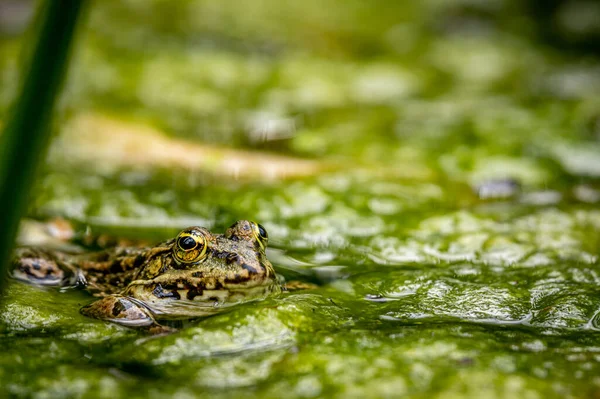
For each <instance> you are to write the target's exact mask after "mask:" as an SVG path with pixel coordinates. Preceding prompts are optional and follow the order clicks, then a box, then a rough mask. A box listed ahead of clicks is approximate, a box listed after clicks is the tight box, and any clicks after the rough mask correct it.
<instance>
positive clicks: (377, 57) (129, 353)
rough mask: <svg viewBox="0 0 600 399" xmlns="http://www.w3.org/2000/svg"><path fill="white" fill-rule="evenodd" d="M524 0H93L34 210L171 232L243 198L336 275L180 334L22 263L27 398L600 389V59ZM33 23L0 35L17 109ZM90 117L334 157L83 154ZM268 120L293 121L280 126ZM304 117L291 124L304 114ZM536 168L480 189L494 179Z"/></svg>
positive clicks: (9, 341) (10, 319) (6, 362)
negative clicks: (137, 161) (117, 319)
mask: <svg viewBox="0 0 600 399" xmlns="http://www.w3.org/2000/svg"><path fill="white" fill-rule="evenodd" d="M534 27H535V21H534V20H533V19H530V17H529V15H528V14H527V13H525V11H524V8H523V7H522V5H520V4H517V2H510V1H494V2H466V1H459V0H455V1H444V2H441V1H435V0H427V1H422V2H412V3H410V4H409V3H406V2H396V1H384V0H378V1H370V2H365V1H328V2H326V3H325V4H324V3H323V2H320V1H303V2H295V1H275V0H272V1H271V0H262V1H251V2H243V1H232V2H214V1H199V0H194V1H188V0H178V1H161V0H152V1H150V0H144V1H134V0H127V1H96V2H92V3H91V7H90V10H89V15H88V19H87V21H85V25H84V26H83V27H82V28H83V29H82V31H81V33H80V37H79V38H78V44H77V47H76V49H75V53H74V57H73V65H72V69H71V74H70V76H69V78H68V81H67V85H66V88H65V92H64V93H63V96H62V98H61V107H60V118H59V119H58V121H57V124H56V131H57V137H56V140H55V141H54V144H53V147H52V148H51V154H50V156H49V158H48V160H47V162H46V166H45V168H44V172H43V173H42V174H41V175H40V176H39V180H38V182H37V183H36V187H35V191H34V193H35V194H34V198H32V205H31V207H30V211H29V216H30V217H36V218H47V217H52V216H62V217H66V218H69V219H72V220H74V221H76V222H77V223H83V224H89V225H91V226H92V228H93V229H94V231H95V232H104V231H108V232H111V233H113V234H118V235H125V236H133V237H139V236H143V237H144V238H148V237H150V238H152V239H156V240H159V239H161V238H164V237H167V236H169V235H170V234H173V233H174V232H176V231H177V230H178V229H179V228H181V227H185V226H186V225H188V224H196V223H199V224H203V225H205V226H208V227H210V228H212V229H214V230H215V231H222V230H223V229H224V228H225V227H226V226H228V225H229V224H231V223H232V222H233V221H234V220H236V219H238V218H248V219H254V220H257V221H259V222H260V223H261V224H263V225H264V226H265V227H266V228H267V230H268V231H269V234H270V237H271V238H270V247H271V248H270V252H269V258H270V259H271V260H272V262H273V263H274V265H275V266H276V268H277V269H278V270H279V271H280V273H282V274H284V275H286V276H288V278H298V277H301V278H304V279H307V280H309V281H314V282H318V283H319V284H320V287H319V288H318V289H316V290H312V291H304V292H302V291H300V292H294V293H289V294H284V295H281V296H278V297H272V298H269V299H267V300H265V301H261V302H253V303H248V304H245V305H242V306H239V307H236V308H235V309H233V310H232V311H230V312H228V313H224V314H220V315H217V316H214V317H210V318H207V319H205V320H200V321H195V322H191V323H190V324H189V325H187V326H186V327H185V328H184V329H183V330H182V331H181V332H180V333H177V334H173V335H170V336H166V337H158V338H153V337H148V336H145V335H143V334H140V333H138V332H136V331H133V330H128V329H124V328H121V327H118V326H114V325H109V324H106V323H103V322H99V321H95V320H91V319H88V318H85V317H83V316H81V315H80V314H79V308H80V307H81V306H82V305H84V304H86V303H88V302H90V301H91V300H92V298H91V297H90V296H89V295H87V294H86V293H85V292H80V291H76V290H56V289H42V288H37V287H32V286H28V285H24V284H20V283H13V284H11V286H10V287H9V289H8V292H7V296H6V298H5V299H4V301H3V303H2V305H1V312H0V346H1V350H2V353H3V355H2V356H1V357H0V381H1V385H2V391H3V392H4V394H6V395H9V396H25V397H29V396H31V397H40V398H46V397H119V396H120V397H138V396H139V397H142V396H143V397H159V396H163V397H164V395H177V397H204V396H206V397H209V396H210V397H229V396H235V397H280V396H281V395H282V394H285V395H286V396H289V397H320V396H327V397H400V396H404V395H406V396H410V397H416V398H420V397H422V398H431V397H434V398H454V397H465V398H469V397H473V398H476V397H477V398H480V397H486V398H516V397H523V398H548V397H557V398H565V397H573V398H585V397H596V396H597V395H599V394H600V377H598V376H599V375H600V316H599V314H600V271H599V269H598V266H599V265H598V255H599V250H598V248H599V244H600V209H599V208H598V204H599V203H600V97H599V96H598V93H600V62H599V61H598V59H597V58H595V57H593V56H591V55H589V54H588V55H586V54H581V53H579V54H578V53H569V52H565V51H559V50H557V49H555V48H552V47H550V46H547V45H546V44H544V43H543V42H541V41H539V40H538V39H537V37H536V35H535V34H534V33H533V31H534V30H535V29H534ZM21 40H22V37H21V36H20V35H12V36H11V35H5V36H4V37H3V38H2V40H1V41H0V88H1V89H0V117H1V118H2V119H5V118H6V112H7V110H8V104H9V103H10V101H11V100H12V99H13V96H14V92H15V89H16V87H15V83H16V78H17V76H18V74H19V73H18V71H19V69H18V66H17V65H18V61H19V58H18V54H19V49H20V47H21V45H22V42H21ZM83 113H95V114H109V115H111V116H113V117H116V118H123V119H126V120H128V121H130V122H131V121H133V122H134V123H139V124H150V125H152V126H155V127H157V128H159V129H161V130H162V131H164V132H166V133H167V134H169V135H171V136H172V137H177V138H181V139H185V140H189V141H190V142H198V143H209V144H219V145H224V146H229V147H235V148H239V149H245V150H247V151H249V152H253V151H256V150H260V151H271V152H277V153H279V154H283V155H287V156H295V157H303V158H308V159H312V160H314V161H315V162H317V163H327V164H332V165H337V166H338V167H339V169H337V170H335V168H334V170H331V169H328V170H329V171H327V172H323V173H319V174H317V175H315V176H311V177H307V178H297V179H292V180H282V181H261V180H256V179H254V180H235V179H231V180H225V181H224V180H223V179H222V178H215V177H214V176H212V175H211V174H210V173H206V174H202V173H200V174H199V173H197V172H194V173H191V172H190V171H189V170H185V169H177V168H175V169H172V170H171V169H169V170H165V169H161V168H143V169H140V168H116V169H115V168H111V167H110V165H98V164H95V163H93V162H88V163H86V162H85V160H81V159H75V160H74V159H71V158H69V157H68V155H65V154H69V153H70V152H69V150H71V148H70V143H69V141H68V140H65V139H64V137H68V136H64V131H66V130H67V129H68V128H69V126H70V125H69V123H70V121H71V120H73V119H74V118H76V117H77V116H78V115H81V114H83ZM265 120H276V121H283V123H284V124H283V125H284V126H293V129H291V130H290V131H287V133H291V134H289V135H288V136H286V137H283V138H282V139H281V140H277V141H272V142H263V141H260V140H256V139H255V136H254V133H255V132H256V131H257V130H260V127H261V126H262V123H264V121H265ZM284 130H285V129H284ZM505 178H512V179H516V180H518V181H519V182H520V183H521V187H522V188H521V189H520V190H517V192H516V193H514V194H513V195H512V196H510V197H508V198H500V199H487V200H485V199H481V198H479V197H478V196H477V193H476V191H475V190H474V187H476V186H477V185H478V184H482V183H485V182H486V181H490V180H492V179H505Z"/></svg>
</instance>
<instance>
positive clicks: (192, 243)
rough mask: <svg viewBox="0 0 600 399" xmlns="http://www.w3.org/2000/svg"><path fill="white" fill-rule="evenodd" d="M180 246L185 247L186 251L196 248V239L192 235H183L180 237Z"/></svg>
mask: <svg viewBox="0 0 600 399" xmlns="http://www.w3.org/2000/svg"><path fill="white" fill-rule="evenodd" d="M179 247H180V248H181V249H183V250H184V251H189V250H190V249H194V248H196V240H194V239H193V238H192V237H190V236H187V237H181V238H180V239H179Z"/></svg>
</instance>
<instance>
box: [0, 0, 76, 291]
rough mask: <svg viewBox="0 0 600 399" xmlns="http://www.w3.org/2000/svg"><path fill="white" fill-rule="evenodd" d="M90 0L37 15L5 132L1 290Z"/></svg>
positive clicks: (48, 5) (62, 1) (0, 173)
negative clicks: (80, 21)
mask: <svg viewBox="0 0 600 399" xmlns="http://www.w3.org/2000/svg"><path fill="white" fill-rule="evenodd" d="M85 1H86V0H43V1H41V2H40V4H39V8H38V12H37V15H36V18H35V19H34V20H33V22H32V23H33V24H35V25H33V29H34V30H35V32H34V33H35V34H34V36H32V37H31V39H32V43H26V46H27V47H25V49H26V51H29V53H28V54H27V55H28V56H27V57H25V58H24V61H25V63H24V65H23V67H22V71H23V73H22V74H21V76H22V84H21V88H20V92H19V93H18V95H19V96H18V98H17V99H16V102H15V104H14V106H13V108H12V110H11V113H10V114H9V119H8V121H7V124H6V128H5V130H4V132H3V134H2V136H1V137H0V293H1V292H2V290H3V288H4V285H5V283H6V276H7V272H6V268H7V266H8V263H9V259H10V253H11V251H12V247H13V245H14V241H15V237H16V234H17V230H18V227H19V220H20V218H21V216H22V215H23V213H24V212H25V210H26V209H27V202H28V197H29V191H30V187H31V183H32V182H33V180H34V177H35V173H36V171H37V170H38V169H39V168H38V167H39V165H40V163H41V162H42V161H43V160H44V159H45V156H46V149H47V146H48V141H49V137H50V130H51V128H50V122H51V116H52V110H53V108H54V104H55V102H56V99H57V97H58V93H59V91H60V87H61V83H62V81H63V78H64V76H65V73H66V69H67V68H66V67H67V62H68V58H69V57H68V56H69V49H70V47H71V43H72V42H73V38H74V33H75V26H76V24H77V20H78V18H79V17H80V15H81V9H82V8H83V5H84V3H85Z"/></svg>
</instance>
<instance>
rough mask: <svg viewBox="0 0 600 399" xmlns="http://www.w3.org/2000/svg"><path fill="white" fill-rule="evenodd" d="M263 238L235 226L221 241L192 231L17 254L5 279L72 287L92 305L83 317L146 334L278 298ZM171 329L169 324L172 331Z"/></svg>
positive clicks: (255, 228) (249, 227)
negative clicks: (86, 248)
mask: <svg viewBox="0 0 600 399" xmlns="http://www.w3.org/2000/svg"><path fill="white" fill-rule="evenodd" d="M267 244H268V233H267V231H266V229H265V228H264V227H263V226H262V225H260V224H258V223H256V222H253V221H249V220H239V221H237V222H235V223H234V224H232V225H231V226H230V227H229V228H228V229H226V231H225V233H224V234H213V233H211V232H210V231H209V230H208V229H207V228H205V227H200V226H192V227H188V228H185V229H183V230H182V231H181V232H180V233H179V234H178V235H177V236H176V237H175V238H172V239H170V240H167V241H164V242H162V243H159V244H157V245H155V246H148V247H115V248H111V249H107V250H103V251H97V252H92V253H83V254H71V253H66V252H61V251H58V250H53V249H44V248H35V247H22V248H18V249H17V250H16V252H15V254H14V257H13V260H12V266H13V267H12V277H13V278H15V279H17V280H21V281H25V282H28V283H33V284H38V285H44V286H60V287H79V288H83V289H85V290H86V291H88V292H89V293H91V294H92V295H93V296H95V297H98V298H99V299H97V300H95V301H94V302H92V303H90V304H88V305H86V306H84V307H83V308H81V310H80V312H81V313H82V314H83V315H85V316H88V317H92V318H95V319H100V320H104V321H108V322H112V323H116V324H120V325H123V326H127V327H133V328H140V329H145V330H147V331H149V332H151V333H163V332H164V333H168V332H171V331H174V330H176V329H174V328H173V327H169V326H168V325H166V324H165V323H167V324H168V322H170V321H173V320H185V319H194V318H198V317H202V316H209V315H213V314H215V313H218V312H221V311H223V310H224V309H227V308H229V307H231V306H233V305H236V304H239V303H241V302H246V301H249V300H258V299H263V298H266V297H267V296H268V295H270V294H274V293H279V292H281V291H282V290H283V289H284V283H283V280H282V278H280V277H279V276H278V275H277V274H276V273H275V269H274V268H273V265H272V264H271V262H269V260H268V259H267V256H266V248H267ZM171 324H173V323H171Z"/></svg>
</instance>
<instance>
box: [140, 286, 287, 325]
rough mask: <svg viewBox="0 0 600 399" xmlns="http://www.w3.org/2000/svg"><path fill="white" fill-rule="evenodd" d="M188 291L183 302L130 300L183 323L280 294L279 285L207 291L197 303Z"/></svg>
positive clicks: (152, 298) (156, 299)
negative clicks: (183, 321) (184, 319)
mask: <svg viewBox="0 0 600 399" xmlns="http://www.w3.org/2000/svg"><path fill="white" fill-rule="evenodd" d="M187 291H188V290H179V291H178V292H179V294H180V298H182V299H176V298H172V297H171V298H157V297H154V296H151V297H149V298H147V299H144V300H142V299H138V298H132V297H129V299H130V300H131V301H132V302H135V303H136V304H137V305H139V306H143V307H144V308H146V309H147V310H148V311H150V312H151V313H152V314H153V315H154V316H155V317H157V318H159V319H181V318H191V317H202V316H210V315H214V314H216V313H220V312H224V311H226V310H228V309H229V308H231V307H233V306H236V305H239V304H241V303H245V302H250V301H256V300H262V299H264V298H266V297H267V296H268V295H269V294H271V293H275V292H280V291H281V289H280V287H279V286H278V285H264V286H258V287H250V288H241V287H240V288H238V289H237V290H204V291H203V293H202V295H196V296H194V297H193V299H187V298H190V296H188V295H187V294H188V292H187Z"/></svg>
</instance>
